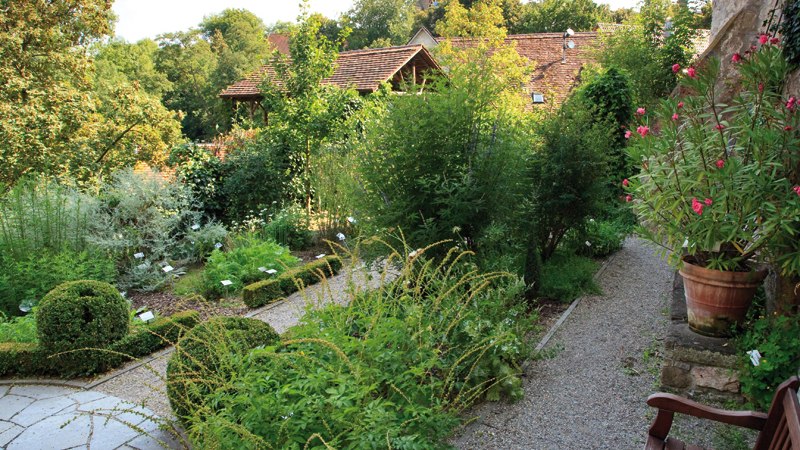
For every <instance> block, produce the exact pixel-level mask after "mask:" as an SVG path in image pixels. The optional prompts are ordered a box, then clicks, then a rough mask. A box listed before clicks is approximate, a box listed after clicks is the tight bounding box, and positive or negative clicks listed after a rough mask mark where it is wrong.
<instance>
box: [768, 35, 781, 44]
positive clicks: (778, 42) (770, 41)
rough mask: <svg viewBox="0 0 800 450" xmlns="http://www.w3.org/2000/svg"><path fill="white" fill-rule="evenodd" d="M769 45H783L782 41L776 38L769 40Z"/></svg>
mask: <svg viewBox="0 0 800 450" xmlns="http://www.w3.org/2000/svg"><path fill="white" fill-rule="evenodd" d="M769 43H770V44H772V45H778V44H780V43H781V40H780V39H778V38H776V37H774V38H772V39H770V40H769Z"/></svg>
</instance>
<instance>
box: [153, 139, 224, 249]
mask: <svg viewBox="0 0 800 450" xmlns="http://www.w3.org/2000/svg"><path fill="white" fill-rule="evenodd" d="M167 164H169V166H170V167H172V168H173V169H174V170H175V174H176V175H177V176H178V179H179V180H180V181H181V182H182V183H183V184H184V185H186V187H188V188H189V189H190V190H191V191H192V194H193V196H194V198H195V199H197V201H198V203H199V205H198V206H199V207H200V208H201V209H202V210H203V212H204V213H205V215H206V216H207V217H221V216H222V213H223V211H224V208H223V202H222V201H221V200H222V199H221V188H222V161H221V160H220V159H219V158H218V157H217V156H216V155H214V154H212V153H211V152H210V151H209V150H207V149H205V148H202V147H200V146H198V145H196V144H194V143H189V144H182V145H178V146H176V147H174V148H173V149H172V150H171V151H170V154H169V158H168V159H167ZM212 245H213V244H212Z"/></svg>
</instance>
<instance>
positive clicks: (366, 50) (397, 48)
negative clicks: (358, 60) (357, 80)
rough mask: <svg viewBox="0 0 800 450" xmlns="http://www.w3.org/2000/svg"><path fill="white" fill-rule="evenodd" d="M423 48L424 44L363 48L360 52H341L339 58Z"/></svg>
mask: <svg viewBox="0 0 800 450" xmlns="http://www.w3.org/2000/svg"><path fill="white" fill-rule="evenodd" d="M421 47H423V45H422V44H411V45H394V46H392V47H381V48H362V49H358V50H345V51H343V52H339V56H342V55H353V54H356V53H358V54H369V53H390V52H393V51H395V52H396V51H401V50H410V49H413V48H421Z"/></svg>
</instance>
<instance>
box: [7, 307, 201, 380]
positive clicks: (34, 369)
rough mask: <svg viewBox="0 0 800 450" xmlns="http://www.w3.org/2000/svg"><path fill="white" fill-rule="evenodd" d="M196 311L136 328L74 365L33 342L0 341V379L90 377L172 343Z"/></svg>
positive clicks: (83, 353) (194, 319)
mask: <svg viewBox="0 0 800 450" xmlns="http://www.w3.org/2000/svg"><path fill="white" fill-rule="evenodd" d="M199 321H200V315H199V314H198V313H197V311H185V312H182V313H177V314H174V315H172V316H171V317H168V318H159V319H157V320H155V321H154V322H151V323H148V324H146V325H143V326H141V327H137V328H136V329H135V330H133V331H132V332H131V333H130V334H128V335H126V336H125V337H123V338H122V339H120V340H118V341H116V342H114V343H112V344H111V345H110V346H109V347H108V348H106V349H96V350H88V349H87V350H81V351H79V352H77V353H76V354H77V355H79V356H80V358H77V360H78V364H77V365H75V364H65V363H64V360H63V359H62V358H59V357H53V358H51V357H50V355H51V353H50V352H48V351H46V350H44V349H43V348H42V347H41V346H39V345H37V344H35V343H14V342H0V376H12V375H17V376H44V375H55V376H61V377H70V376H74V375H91V374H95V373H99V372H104V371H106V370H109V369H111V368H114V367H117V366H119V365H121V364H123V363H125V362H127V361H129V360H131V359H134V358H140V357H142V356H146V355H149V354H151V353H153V352H155V351H156V350H159V349H161V348H164V347H166V346H167V345H171V344H174V343H175V342H176V341H177V340H178V338H179V337H180V336H181V335H182V334H183V332H184V331H185V330H187V329H190V328H192V327H194V326H195V325H197V323H198V322H199Z"/></svg>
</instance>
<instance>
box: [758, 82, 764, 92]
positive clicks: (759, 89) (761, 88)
mask: <svg viewBox="0 0 800 450" xmlns="http://www.w3.org/2000/svg"><path fill="white" fill-rule="evenodd" d="M758 92H764V83H758Z"/></svg>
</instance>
